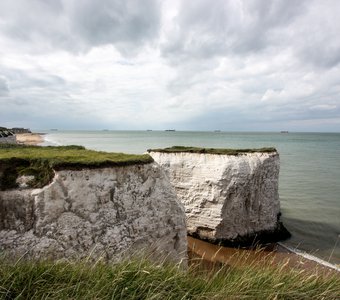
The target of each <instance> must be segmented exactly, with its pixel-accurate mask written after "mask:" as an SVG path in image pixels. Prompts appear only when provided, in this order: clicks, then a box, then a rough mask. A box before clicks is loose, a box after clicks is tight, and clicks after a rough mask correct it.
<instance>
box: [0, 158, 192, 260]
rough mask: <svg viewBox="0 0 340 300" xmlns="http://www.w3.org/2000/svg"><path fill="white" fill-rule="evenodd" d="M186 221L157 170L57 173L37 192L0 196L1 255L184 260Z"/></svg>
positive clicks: (0, 193) (10, 192)
mask: <svg viewBox="0 0 340 300" xmlns="http://www.w3.org/2000/svg"><path fill="white" fill-rule="evenodd" d="M186 233H187V232H186V225H185V214H184V209H183V206H182V204H181V203H180V202H179V201H178V200H177V197H176V194H175V191H174V189H173V188H172V186H171V185H170V182H169V180H168V179H167V177H166V176H165V175H164V172H163V171H162V170H161V169H160V168H159V166H158V165H157V164H155V163H151V164H144V165H133V166H124V167H110V168H100V169H83V170H79V171H75V170H61V171H56V173H55V177H54V180H53V182H52V183H51V184H50V185H48V186H45V187H44V188H42V189H33V190H32V189H22V188H21V189H15V190H8V191H0V253H1V252H5V253H6V254H8V255H10V256H21V255H26V256H27V257H32V258H52V259H57V258H83V257H88V256H91V258H93V259H97V258H99V257H104V258H105V259H108V260H117V259H119V258H121V257H122V256H125V255H131V254H134V255H135V254H136V252H138V251H143V252H147V254H151V255H153V256H157V257H158V256H159V255H160V254H161V255H163V256H166V257H167V258H168V259H169V260H172V261H175V262H180V261H182V260H185V259H186V250H187V240H186Z"/></svg>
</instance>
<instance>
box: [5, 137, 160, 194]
mask: <svg viewBox="0 0 340 300" xmlns="http://www.w3.org/2000/svg"><path fill="white" fill-rule="evenodd" d="M151 162H153V159H152V158H151V157H150V156H149V155H134V154H124V153H110V152H102V151H94V150H88V149H85V148H84V147H82V146H60V147H56V146H48V147H40V146H26V145H17V144H0V190H6V189H11V188H16V187H17V183H16V179H17V178H18V176H23V175H26V176H33V177H34V179H33V180H31V181H30V182H29V183H28V185H29V186H30V187H32V188H39V187H43V186H45V185H46V184H48V183H49V182H51V180H52V178H53V176H54V172H53V170H62V169H71V170H80V169H84V168H103V167H113V166H126V165H136V164H147V163H151Z"/></svg>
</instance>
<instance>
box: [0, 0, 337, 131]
mask: <svg viewBox="0 0 340 300" xmlns="http://www.w3.org/2000/svg"><path fill="white" fill-rule="evenodd" d="M339 15H340V1H338V0H317V1H316V0H314V1H313V0H273V1H268V0H243V1H242V0H214V1H212V0H181V1H176V0H169V1H165V0H164V1H162V0H124V1H118V0H100V1H96V0H81V1H80V0H15V1H13V0H1V1H0V126H5V127H28V128H32V129H50V128H58V129H112V130H125V129H126V130H145V129H154V130H164V129H176V130H227V131H277V130H289V131H326V132H340V17H339Z"/></svg>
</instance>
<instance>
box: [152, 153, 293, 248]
mask: <svg viewBox="0 0 340 300" xmlns="http://www.w3.org/2000/svg"><path fill="white" fill-rule="evenodd" d="M149 154H150V155H151V156H152V157H153V159H154V160H155V161H156V162H157V163H158V164H160V166H161V167H162V168H163V169H164V170H165V172H166V174H167V176H168V177H169V179H170V181H171V183H172V185H173V186H174V187H175V190H176V193H177V196H178V198H179V199H180V200H181V201H182V203H183V204H184V207H185V213H186V217H187V229H188V233H189V234H191V235H194V236H198V237H199V238H202V239H207V240H210V241H213V242H219V241H221V242H227V243H228V242H229V243H231V244H233V243H235V244H251V243H252V242H253V240H254V238H256V237H257V236H258V237H259V236H262V238H265V239H266V238H268V239H269V240H270V239H274V240H275V236H277V235H279V234H280V233H279V231H280V230H281V223H280V222H279V221H278V216H279V213H280V203H279V194H278V179H279V169H280V161H279V154H278V153H277V152H276V151H273V152H269V153H266V152H256V153H241V154H238V155H220V154H207V153H187V152H174V153H167V152H157V151H153V150H151V151H150V153H149ZM284 230H285V229H284ZM286 233H287V232H285V234H286ZM277 237H278V236H277Z"/></svg>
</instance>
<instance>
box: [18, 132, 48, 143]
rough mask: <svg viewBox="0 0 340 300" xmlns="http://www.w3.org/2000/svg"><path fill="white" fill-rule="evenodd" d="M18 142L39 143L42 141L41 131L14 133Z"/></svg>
mask: <svg viewBox="0 0 340 300" xmlns="http://www.w3.org/2000/svg"><path fill="white" fill-rule="evenodd" d="M16 140H17V143H18V144H25V145H39V144H41V143H43V142H44V138H43V136H42V134H41V133H18V134H16Z"/></svg>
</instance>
